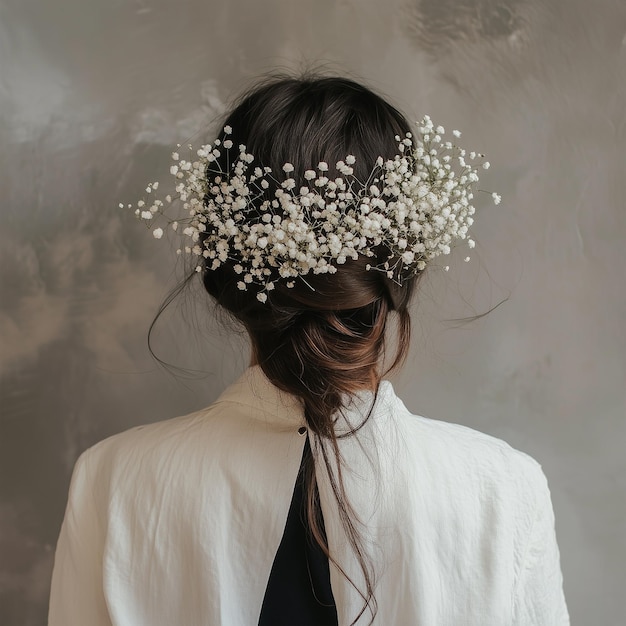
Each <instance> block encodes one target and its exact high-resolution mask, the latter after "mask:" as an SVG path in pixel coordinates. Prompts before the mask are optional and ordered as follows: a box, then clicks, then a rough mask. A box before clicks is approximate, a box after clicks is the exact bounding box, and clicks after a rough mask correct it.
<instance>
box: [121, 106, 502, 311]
mask: <svg viewBox="0 0 626 626" xmlns="http://www.w3.org/2000/svg"><path fill="white" fill-rule="evenodd" d="M444 132H445V131H444V129H443V127H441V126H437V127H435V126H434V125H433V122H432V121H431V119H430V117H428V116H425V117H424V118H423V119H422V121H421V123H420V124H419V125H418V135H417V139H416V140H415V141H414V138H413V136H412V135H411V133H407V135H406V136H405V137H402V138H401V137H399V136H398V137H396V140H397V141H398V146H399V153H398V154H397V155H396V156H395V158H393V159H389V160H386V161H385V160H383V158H382V157H379V158H378V159H377V161H376V164H375V167H374V169H373V171H372V172H371V174H370V177H369V179H368V180H367V181H365V182H363V181H360V180H358V179H357V178H356V177H355V176H354V175H353V166H354V164H355V161H356V159H355V157H354V156H352V155H348V156H346V157H345V159H344V160H343V161H339V162H338V163H337V164H336V170H337V172H338V174H339V176H337V177H335V178H333V179H331V178H329V165H328V163H325V162H321V163H319V164H318V165H317V168H316V169H311V170H307V171H305V172H304V173H303V180H304V183H305V184H304V185H303V186H301V187H300V188H299V189H297V186H298V185H297V182H296V179H295V178H294V177H293V176H292V175H293V174H294V166H293V165H292V164H290V163H285V164H284V166H283V168H282V169H283V172H282V175H281V176H280V180H279V179H278V178H276V177H275V176H274V175H273V173H272V171H271V169H270V168H269V167H259V166H253V165H252V164H253V162H254V157H253V155H251V154H248V152H247V151H246V146H244V145H240V146H239V147H238V151H237V153H236V154H237V157H236V158H233V159H229V160H228V162H229V163H230V166H229V167H228V168H227V170H226V171H223V170H222V168H221V167H220V165H219V164H220V162H221V161H220V159H219V158H220V157H221V156H222V151H224V150H225V151H228V152H227V154H228V155H230V153H231V151H233V153H234V150H233V142H232V141H231V140H230V139H229V138H228V137H229V136H230V135H231V134H232V129H231V128H230V127H228V126H226V127H225V128H224V136H225V137H227V139H225V140H224V141H220V140H219V139H217V140H215V142H213V143H212V144H208V145H204V146H202V147H201V148H200V149H199V150H197V151H196V154H195V155H194V156H193V159H192V160H184V159H181V158H180V156H179V154H178V153H177V152H174V153H173V155H172V158H173V160H174V162H175V163H174V165H172V167H171V168H170V172H171V174H172V175H173V176H174V177H175V179H176V192H177V194H178V197H179V199H180V201H181V202H182V204H183V209H184V216H183V218H182V219H179V220H178V221H173V220H171V219H169V218H167V216H166V213H165V203H168V204H169V203H171V202H172V198H171V196H166V197H165V203H164V202H163V201H161V200H158V199H156V200H154V201H152V202H146V201H145V200H142V201H140V202H138V203H137V207H136V209H135V214H136V215H137V216H138V217H139V218H140V219H142V220H144V221H145V222H147V223H148V224H153V223H154V221H155V217H156V216H157V215H160V216H164V217H166V218H167V219H168V223H169V225H170V227H171V228H172V229H173V230H175V231H177V230H178V231H182V233H183V235H185V236H187V237H188V239H189V243H188V245H187V246H185V247H184V248H183V249H182V250H179V251H178V252H179V253H180V252H182V251H183V250H184V251H185V252H186V253H189V254H192V255H196V256H197V257H203V258H204V261H202V262H200V263H199V264H198V265H197V267H196V270H197V271H202V270H203V267H204V264H206V266H207V268H208V269H216V268H218V267H220V266H221V265H222V264H224V263H227V262H228V263H231V264H232V265H233V268H234V271H235V272H236V273H237V274H239V275H240V276H241V280H240V281H239V282H238V287H239V288H240V289H243V290H245V289H247V288H248V285H251V284H254V285H257V291H258V293H257V298H258V299H259V300H260V301H261V302H265V301H266V300H267V293H268V292H269V291H272V290H273V289H274V288H275V282H276V280H280V279H284V280H285V282H286V285H287V286H288V287H292V286H293V285H294V280H295V279H297V278H301V279H302V280H305V279H304V278H303V277H304V276H306V275H307V274H308V273H309V272H312V273H313V274H323V273H334V272H336V271H337V266H339V265H342V264H343V263H345V262H346V261H347V260H348V259H356V258H358V256H359V255H363V256H365V257H372V256H374V255H375V252H374V250H375V249H378V250H380V248H379V246H383V249H385V250H387V251H388V257H387V259H386V260H385V262H384V263H383V264H380V263H378V262H377V264H376V265H367V269H368V270H370V269H371V270H380V271H384V272H385V273H386V274H387V276H388V277H389V278H390V279H393V280H396V281H398V282H401V280H402V277H403V276H407V275H409V274H414V273H417V272H420V271H421V270H423V269H424V268H425V267H426V263H427V262H428V261H429V260H430V259H433V258H434V257H436V256H439V255H441V254H449V253H450V249H451V245H452V243H453V242H454V240H456V239H466V238H467V234H468V229H469V227H470V226H471V225H472V222H473V217H472V216H473V214H474V211H475V209H474V206H473V204H472V198H473V188H474V185H475V184H476V183H477V182H478V179H479V177H478V169H477V168H476V167H473V166H472V165H471V164H470V163H469V162H470V161H474V159H476V158H481V157H483V155H482V154H477V153H475V152H469V153H467V152H466V151H465V150H463V149H461V148H459V147H458V146H456V145H453V144H452V143H451V142H449V141H444V140H443V139H442V136H443V134H444ZM453 134H454V136H455V137H459V136H460V133H459V132H458V131H453ZM190 149H191V146H190ZM233 156H234V154H233ZM482 167H483V168H484V169H487V168H488V167H489V163H488V162H486V161H485V162H483V163H482ZM455 168H456V170H455ZM157 189H158V183H156V182H155V183H151V184H150V185H148V187H147V189H146V192H147V193H148V194H152V193H153V192H154V191H156V190H157ZM272 190H273V193H272ZM492 197H493V200H494V202H495V204H498V203H499V202H500V196H499V195H498V194H495V193H494V194H492ZM123 206H124V205H120V207H122V208H123ZM128 206H129V207H132V205H128ZM153 234H154V237H156V238H157V239H160V238H161V237H162V236H163V229H162V228H161V227H157V228H154V229H153ZM468 245H469V247H470V248H473V247H474V242H473V240H472V239H469V238H468ZM466 260H469V257H467V258H466ZM446 269H447V267H446Z"/></svg>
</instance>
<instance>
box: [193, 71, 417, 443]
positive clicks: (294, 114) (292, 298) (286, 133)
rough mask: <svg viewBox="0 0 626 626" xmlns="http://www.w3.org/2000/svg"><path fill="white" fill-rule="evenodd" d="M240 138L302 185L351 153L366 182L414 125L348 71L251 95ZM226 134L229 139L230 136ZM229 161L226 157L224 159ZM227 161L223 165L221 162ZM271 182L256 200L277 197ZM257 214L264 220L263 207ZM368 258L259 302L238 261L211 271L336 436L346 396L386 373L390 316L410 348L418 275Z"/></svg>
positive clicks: (232, 307)
mask: <svg viewBox="0 0 626 626" xmlns="http://www.w3.org/2000/svg"><path fill="white" fill-rule="evenodd" d="M225 127H230V129H232V131H231V134H230V136H229V137H228V139H230V140H231V141H232V142H233V144H234V145H240V144H243V145H245V146H246V150H247V152H249V153H250V154H252V155H253V156H254V163H253V164H252V166H255V165H258V166H260V167H269V168H271V170H272V172H281V173H282V168H283V166H284V164H285V163H290V164H291V165H292V166H293V174H292V176H293V178H294V179H295V182H296V188H300V186H301V185H307V184H308V181H307V180H306V179H305V177H304V175H305V172H307V171H311V170H314V169H315V168H317V166H318V164H319V163H320V162H325V163H327V164H328V165H329V172H328V176H329V177H330V178H331V179H332V178H334V176H335V175H337V172H335V171H333V170H334V164H336V163H337V162H338V161H342V160H343V159H345V158H346V155H352V156H354V158H355V163H354V165H353V168H354V174H353V175H354V177H355V178H356V179H358V180H360V181H367V180H368V179H369V178H370V176H371V173H372V171H373V170H374V168H375V165H376V161H377V159H378V157H382V158H383V159H392V158H393V157H394V156H395V155H396V154H397V153H398V137H399V136H400V137H404V136H405V135H406V133H407V132H410V126H409V124H408V123H407V121H406V120H405V119H404V117H403V116H402V115H401V114H400V113H399V112H398V111H397V110H396V109H395V108H394V107H392V106H391V105H390V104H388V103H387V102H385V101H384V100H383V99H382V98H380V97H379V96H377V95H376V94H374V93H373V92H372V91H370V90H368V89H367V88H365V87H363V86H361V85H359V84H357V83H355V82H353V81H350V80H347V79H343V78H301V79H296V78H280V79H273V80H270V81H267V82H265V83H263V84H261V85H260V86H257V87H256V88H255V89H254V90H252V91H251V92H250V93H248V94H247V95H246V96H244V98H243V99H242V100H241V101H240V103H239V105H238V106H236V108H235V109H234V110H233V111H232V112H231V113H230V115H228V117H227V119H226V120H225ZM221 139H222V141H223V140H224V139H225V136H222V138H221ZM221 158H222V159H224V158H226V157H221ZM227 167H228V164H227V163H226V162H223V163H221V169H222V170H224V169H225V168H227ZM274 191H275V189H272V188H271V187H270V188H268V189H267V190H266V193H265V194H264V195H260V196H259V197H258V204H259V206H260V204H261V203H262V202H263V200H264V199H266V198H269V197H272V196H273V193H274ZM252 213H253V214H251V215H250V219H251V220H252V221H254V220H257V221H258V220H259V219H260V213H261V211H260V210H259V212H258V213H257V214H256V215H255V214H254V212H252ZM377 252H378V257H376V256H375V257H360V258H359V259H357V260H351V259H349V260H347V262H346V263H344V264H341V265H338V266H337V272H336V273H333V274H313V273H312V272H311V273H309V274H307V275H306V276H303V277H301V278H300V279H296V280H295V281H293V283H292V285H290V286H289V287H287V285H286V282H287V281H285V280H277V281H276V283H275V285H276V288H275V289H274V290H273V291H272V292H271V293H270V294H269V297H268V300H267V301H266V302H264V303H261V302H259V300H258V299H257V298H256V297H255V293H254V289H253V288H251V289H247V290H245V291H244V290H241V289H238V287H237V284H238V283H239V281H240V279H241V276H239V275H238V274H237V273H236V272H235V270H234V267H235V266H236V265H237V259H231V260H230V262H227V263H224V264H222V265H221V266H220V267H219V268H217V269H215V270H211V269H210V267H209V264H208V263H207V267H206V268H205V271H204V274H203V278H204V284H205V286H206V289H207V291H208V292H209V293H210V294H211V295H213V296H214V297H215V299H216V300H217V302H218V304H220V305H222V306H223V307H224V308H225V309H227V310H228V311H229V312H230V313H231V314H232V315H234V316H235V317H236V318H237V319H238V320H240V321H241V322H242V323H243V325H244V326H245V327H246V329H247V330H248V332H249V333H250V336H251V339H252V343H253V348H254V352H255V357H256V360H257V362H258V363H259V365H260V366H261V368H262V369H263V371H264V372H265V374H266V375H267V376H268V378H269V379H270V380H271V381H272V382H273V383H274V384H276V385H277V386H279V387H280V388H282V389H284V390H286V391H288V392H291V393H293V394H295V395H297V396H298V397H300V398H301V399H302V401H303V404H304V408H305V417H306V420H307V423H308V426H309V428H310V429H311V430H312V431H313V432H314V433H316V434H318V435H321V436H326V437H328V436H331V437H332V430H333V422H334V415H335V412H336V410H337V409H339V408H340V406H341V403H342V398H345V397H346V394H349V393H351V392H353V391H355V390H358V389H362V388H371V389H375V388H376V387H377V384H378V382H379V379H380V376H381V374H382V372H381V371H380V363H381V358H382V356H383V352H384V341H385V330H386V323H387V317H388V313H389V312H390V311H392V310H395V311H396V313H397V317H398V321H399V330H400V332H399V344H398V345H399V348H400V349H399V351H398V354H397V359H392V361H395V362H398V361H400V360H401V357H402V356H403V355H404V352H405V350H406V347H407V345H408V335H409V316H408V311H407V305H408V302H409V299H410V297H411V292H412V287H413V283H414V280H413V279H412V278H411V277H407V278H406V279H405V280H403V282H402V285H401V286H400V285H398V284H397V282H396V281H394V280H392V279H390V278H388V277H387V275H386V274H385V272H380V271H372V270H370V271H368V270H367V269H366V266H367V265H370V266H372V265H374V266H375V265H377V264H381V265H382V263H383V262H384V260H385V259H386V258H387V256H388V251H386V250H384V249H381V250H379V251H377Z"/></svg>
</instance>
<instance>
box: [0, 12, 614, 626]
mask: <svg viewBox="0 0 626 626" xmlns="http://www.w3.org/2000/svg"><path fill="white" fill-rule="evenodd" d="M311 65H313V66H316V67H324V68H326V69H327V70H328V71H334V72H339V73H349V74H350V75H353V76H356V77H357V78H361V79H363V80H364V81H366V82H367V83H368V84H370V85H371V86H373V87H374V88H376V89H378V90H380V91H382V92H383V93H386V94H387V95H388V96H389V97H390V98H391V99H392V100H393V101H394V102H395V103H396V104H397V105H398V106H400V107H401V108H402V109H404V110H405V111H406V112H407V113H408V114H409V115H411V116H414V118H417V117H418V116H419V117H421V115H422V114H424V113H430V114H431V115H432V116H433V118H434V119H435V121H436V122H438V123H441V124H443V125H445V126H448V127H449V128H461V129H462V130H463V131H464V134H463V139H464V141H465V143H466V144H467V145H469V146H470V147H475V148H476V149H479V150H482V151H484V152H485V153H487V155H488V158H489V159H490V160H491V162H492V168H491V169H490V170H489V172H487V173H486V174H488V176H485V178H484V185H485V188H487V189H490V190H491V189H494V190H498V191H500V192H501V193H502V195H503V197H504V200H503V202H502V204H501V205H500V206H498V207H494V206H493V205H492V204H490V202H487V200H488V199H489V198H488V196H485V201H481V202H480V208H481V209H482V210H481V211H480V214H479V219H478V220H477V222H476V228H475V238H476V240H477V247H476V249H475V250H474V251H473V255H472V256H473V259H472V262H471V263H469V264H465V263H463V262H462V259H463V257H464V256H465V254H466V252H465V250H457V251H456V252H455V253H454V254H453V258H452V259H451V260H450V261H449V262H450V265H451V266H452V268H451V271H450V272H449V273H445V272H443V271H441V268H438V267H432V268H431V269H430V270H429V272H428V274H427V276H426V280H425V281H424V282H423V284H422V285H423V286H422V292H421V294H420V297H419V301H418V302H417V304H416V307H415V319H416V325H415V329H416V330H415V336H414V345H413V351H412V353H411V356H410V358H409V361H408V363H407V366H406V368H405V370H404V371H403V373H402V374H401V375H400V376H399V377H398V378H397V379H396V386H397V389H398V390H399V392H400V394H401V395H402V396H403V397H404V398H406V402H407V404H408V406H409V407H410V408H411V409H413V410H414V412H419V413H422V414H424V415H428V416H431V417H435V418H440V419H443V420H449V421H454V422H460V423H463V424H466V425H469V426H471V427H474V428H477V429H479V430H482V431H485V432H488V433H491V434H493V435H496V436H498V437H501V438H504V439H505V440H507V441H508V442H509V443H511V444H512V445H513V446H515V447H518V448H520V449H522V450H525V451H526V452H528V453H530V454H531V455H533V456H534V457H535V458H537V459H538V460H539V461H540V462H541V463H542V465H543V467H544V470H545V472H546V474H547V476H548V478H549V481H550V484H551V488H552V494H553V501H554V507H555V510H556V518H557V532H558V536H559V542H560V546H561V552H562V565H563V572H564V578H565V591H566V596H567V599H568V603H569V606H570V611H571V615H572V620H573V623H575V624H581V625H583V624H603V625H606V626H618V624H620V625H621V624H623V623H624V622H623V619H624V601H623V592H624V583H625V581H626V571H625V565H624V564H625V562H626V545H625V543H626V532H625V531H626V511H625V508H626V505H625V502H626V497H625V495H626V494H625V491H626V490H625V480H626V471H625V470H626V467H625V460H624V458H625V457H624V447H625V446H624V444H625V442H626V429H625V422H626V420H625V413H626V400H625V395H624V394H625V392H624V389H625V380H626V372H625V362H624V355H625V352H626V335H625V332H624V321H625V319H626V296H625V292H624V274H625V271H624V270H625V267H626V263H625V262H626V258H625V257H626V254H625V249H626V247H625V246H624V243H623V240H624V237H625V236H626V211H625V208H626V207H625V202H624V198H625V197H626V188H625V182H624V181H625V179H626V172H625V163H626V159H625V156H624V155H625V148H626V141H625V119H626V117H625V110H626V88H625V85H626V71H625V67H626V4H625V3H624V2H623V1H619V0H594V1H593V2H589V1H588V0H384V1H383V0H361V1H357V0H343V1H336V2H330V1H328V0H315V1H313V0H308V1H304V0H289V1H288V0H281V1H278V0H273V1H264V2H261V1H258V0H257V1H255V0H231V1H228V2H227V1H225V0H222V1H219V2H218V1H217V0H212V1H210V0H209V1H207V0H205V1H203V2H199V1H198V0H176V2H174V1H172V0H55V1H54V2H50V1H47V0H0V190H1V194H0V197H1V198H2V202H1V204H0V225H1V229H0V243H1V265H0V275H1V277H2V293H1V298H2V299H1V305H0V337H1V350H2V353H1V355H2V364H1V369H0V376H1V385H2V386H1V408H2V421H1V426H0V623H2V624H3V625H4V626H17V625H24V626H26V625H28V626H41V625H43V624H44V623H45V620H46V609H47V598H48V587H49V580H50V572H51V568H52V563H53V552H54V546H55V542H56V538H57V534H58V531H59V526H60V524H61V519H62V516H63V510H64V506H65V500H66V495H67V487H68V481H69V477H70V472H71V469H72V466H73V463H74V461H75V460H76V458H77V456H78V455H79V453H80V452H81V451H82V450H84V449H85V448H86V447H88V446H89V445H91V444H92V443H94V442H96V441H97V440H99V439H101V438H103V437H105V436H107V435H109V434H112V433H115V432H118V431H120V430H123V429H126V428H128V427H130V426H132V425H135V424H138V423H141V422H147V421H153V420H158V419H163V418H166V417H171V416H173V415H176V414H180V413H183V412H186V411H189V410H192V409H195V408H199V407H200V406H203V405H205V404H207V403H209V402H210V401H211V400H212V399H214V398H215V397H216V395H217V394H218V392H219V391H220V390H221V389H222V388H223V386H224V385H225V384H226V383H227V382H229V381H230V380H232V379H233V377H234V376H235V375H236V374H237V373H238V372H239V371H240V370H241V369H242V368H243V367H244V366H245V363H246V361H247V349H246V347H245V344H244V343H243V341H241V339H240V338H237V337H236V336H233V335H232V334H230V333H229V332H227V331H225V330H223V329H222V328H221V327H220V326H217V325H216V324H215V323H213V322H212V321H211V314H210V312H209V313H207V312H206V306H205V305H206V301H205V299H204V298H202V297H201V296H200V294H199V293H196V292H194V291H191V292H189V293H188V294H187V295H186V296H185V297H183V298H182V299H180V300H178V301H177V303H176V304H175V305H174V306H172V307H171V308H170V309H169V311H168V313H167V314H166V315H165V316H164V317H163V318H162V320H161V321H160V323H159V324H158V326H157V329H156V333H155V349H156V350H157V352H158V353H159V355H160V356H161V357H162V358H163V359H165V360H166V361H168V362H169V363H172V364H174V365H176V366H179V367H181V368H185V370H184V372H183V371H179V372H178V373H177V375H176V376H174V375H172V373H169V372H168V371H166V370H163V369H162V368H160V367H158V366H157V365H156V364H155V362H154V361H153V360H152V358H151V357H150V354H149V352H148V350H147V346H146V332H147V328H148V326H149V324H150V322H151V320H152V318H153V316H154V314H155V313H156V311H157V308H158V306H159V304H160V302H161V301H162V300H163V298H164V296H165V295H166V293H167V292H168V290H169V289H171V288H172V287H173V286H174V285H175V284H176V281H177V279H178V278H180V277H181V275H182V268H180V267H179V268H178V269H177V270H175V269H174V268H175V267H176V263H175V259H176V257H175V255H174V253H173V245H174V243H173V242H171V243H170V245H168V242H166V241H165V240H162V241H160V242H157V241H156V240H154V239H153V238H151V237H150V236H148V234H147V233H146V232H145V230H144V229H143V228H142V227H141V225H140V224H138V223H137V222H136V221H135V220H134V218H133V216H132V215H130V214H129V212H125V211H121V210H120V209H119V208H117V204H118V202H119V201H120V200H124V201H135V200H136V199H137V198H138V197H140V196H141V194H142V192H143V188H144V186H145V183H146V181H148V180H152V179H154V178H159V176H160V177H161V179H163V178H164V176H163V175H162V173H164V172H165V173H166V172H167V168H168V162H169V154H170V151H171V147H172V146H173V144H175V143H176V142H179V141H183V142H185V141H187V140H188V139H189V138H191V137H195V136H197V135H198V133H203V132H207V131H208V132H210V131H211V129H213V128H214V127H215V123H216V120H217V119H218V116H219V114H220V113H221V112H222V111H223V110H224V107H225V106H227V105H228V103H229V102H230V101H231V100H232V98H233V97H234V96H235V95H236V94H237V92H238V91H239V90H241V89H242V88H243V87H245V86H247V85H248V84H249V83H250V81H251V80H252V79H253V78H254V77H255V76H257V75H258V74H259V73H262V72H267V71H270V70H275V69H277V68H282V69H295V70H298V69H302V68H306V67H310V66H311ZM166 177H167V175H166V176H165V178H166ZM503 300H506V301H505V302H504V303H503V304H501V305H500V306H499V307H498V308H496V309H495V310H494V311H493V312H492V313H490V314H489V315H487V316H486V317H484V318H481V319H479V320H478V321H475V322H473V323H458V322H455V321H454V320H455V319H457V318H462V317H467V316H471V315H475V314H478V313H481V312H483V311H485V310H487V309H489V308H490V307H493V306H494V305H496V304H498V303H499V302H501V301H503Z"/></svg>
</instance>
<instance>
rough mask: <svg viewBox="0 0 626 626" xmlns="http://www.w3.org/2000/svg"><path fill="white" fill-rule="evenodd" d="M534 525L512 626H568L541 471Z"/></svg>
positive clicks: (551, 514)
mask: <svg viewBox="0 0 626 626" xmlns="http://www.w3.org/2000/svg"><path fill="white" fill-rule="evenodd" d="M537 470H538V472H539V482H538V486H537V487H536V489H537V502H536V511H535V516H534V521H533V524H532V528H531V532H530V535H529V539H528V543H527V545H526V548H525V550H524V553H523V555H522V561H521V565H520V569H519V575H518V579H517V584H516V587H515V592H514V598H513V625H514V626H569V624H570V619H569V614H568V610H567V605H566V602H565V596H564V594H563V576H562V573H561V565H560V554H559V548H558V544H557V540H556V532H555V520H554V510H553V507H552V499H551V496H550V490H549V487H548V481H547V479H546V477H545V475H544V473H543V471H542V470H541V468H540V466H538V467H537Z"/></svg>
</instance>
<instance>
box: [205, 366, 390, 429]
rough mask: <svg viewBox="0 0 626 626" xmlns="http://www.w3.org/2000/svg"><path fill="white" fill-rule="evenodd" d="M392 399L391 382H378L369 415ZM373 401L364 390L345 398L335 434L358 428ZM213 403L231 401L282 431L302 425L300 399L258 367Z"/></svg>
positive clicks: (371, 395)
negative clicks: (275, 383) (376, 393)
mask: <svg viewBox="0 0 626 626" xmlns="http://www.w3.org/2000/svg"><path fill="white" fill-rule="evenodd" d="M395 398H396V396H395V393H394V390H393V387H392V385H391V383H390V382H389V381H387V380H384V381H382V382H381V384H380V387H379V390H378V395H377V398H376V405H375V407H374V409H373V410H372V415H373V414H374V413H376V414H379V413H380V412H381V411H383V412H386V410H388V409H389V408H390V407H391V406H392V405H393V401H394V400H395ZM373 399H374V393H373V392H372V391H366V390H364V391H359V392H357V393H355V394H353V395H351V396H350V397H349V398H347V401H346V403H345V409H344V410H343V412H342V416H340V417H339V418H338V420H337V424H336V430H337V432H338V434H341V433H345V432H347V431H349V430H351V429H353V428H356V427H358V426H359V425H360V424H361V423H362V422H363V421H364V420H365V418H366V417H367V416H368V412H369V411H370V408H371V407H372V401H373ZM217 402H220V403H221V402H232V403H235V404H239V405H243V406H245V407H248V409H249V411H246V412H247V413H249V415H250V417H251V418H253V419H258V420H261V421H263V422H265V423H267V424H272V425H273V426H276V427H279V428H280V429H281V430H282V429H283V428H284V429H285V430H292V429H293V430H297V429H298V428H300V427H302V426H306V421H305V419H304V407H303V405H302V402H301V400H300V399H299V398H297V397H296V396H294V395H292V394H289V393H286V392H284V391H282V390H281V389H279V388H278V387H276V385H274V384H273V383H272V382H271V381H270V380H269V379H268V378H267V376H266V375H265V373H264V372H263V370H262V369H261V367H260V366H259V365H253V366H252V367H249V368H248V369H247V370H245V371H244V372H243V374H242V375H241V376H240V377H239V379H238V380H237V381H235V382H234V383H233V384H231V385H230V386H229V387H227V388H226V389H225V390H224V391H223V393H222V394H221V395H220V396H219V398H218V399H217Z"/></svg>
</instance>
